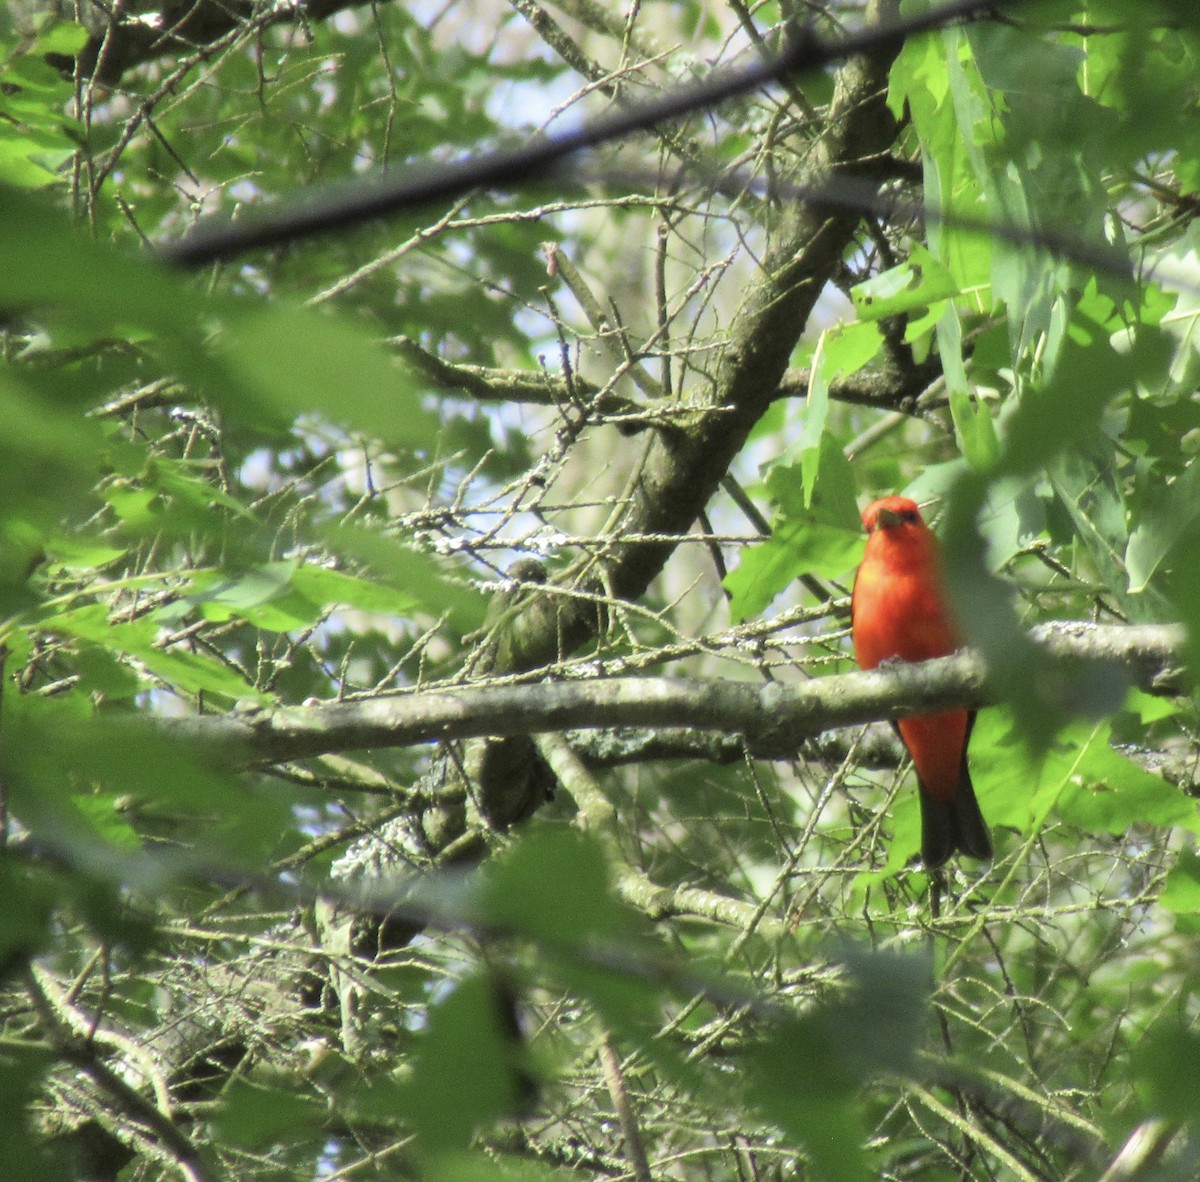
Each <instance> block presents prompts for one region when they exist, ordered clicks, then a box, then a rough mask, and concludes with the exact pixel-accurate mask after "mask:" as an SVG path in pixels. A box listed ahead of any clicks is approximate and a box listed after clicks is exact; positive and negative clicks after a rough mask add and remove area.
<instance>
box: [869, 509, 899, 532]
mask: <svg viewBox="0 0 1200 1182" xmlns="http://www.w3.org/2000/svg"><path fill="white" fill-rule="evenodd" d="M900 521H901V517H900V514H899V513H897V512H896V511H895V510H894V509H880V510H879V512H878V513H877V514H876V515H875V528H876V529H891V528H892V526H893V525H899V524H900Z"/></svg>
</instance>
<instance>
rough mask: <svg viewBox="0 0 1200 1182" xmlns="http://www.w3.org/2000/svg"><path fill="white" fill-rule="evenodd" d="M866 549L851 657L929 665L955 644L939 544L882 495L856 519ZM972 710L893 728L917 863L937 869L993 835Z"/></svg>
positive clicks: (984, 854)
mask: <svg viewBox="0 0 1200 1182" xmlns="http://www.w3.org/2000/svg"><path fill="white" fill-rule="evenodd" d="M862 520H863V526H864V527H865V528H866V531H867V534H868V537H867V549H866V552H865V553H864V554H863V560H862V565H861V566H860V567H859V568H858V575H857V576H856V577H855V580H854V594H853V596H852V598H851V601H850V619H851V624H852V629H853V633H854V655H855V657H856V658H857V660H858V663H859V665H861V666H862V668H864V669H874V668H875V667H876V666H877V665H880V664H882V663H883V662H884V661H888V660H892V659H894V658H899V659H900V660H902V661H927V660H930V659H932V658H933V657H945V656H949V655H950V653H952V652H954V650H955V649H957V648H958V647H959V643H960V642H959V638H958V632H957V630H956V629H955V626H954V621H953V620H952V619H951V616H950V612H949V609H948V608H947V606H946V601H945V599H944V597H943V594H942V573H941V563H940V561H939V558H938V548H937V539H936V538H935V537H934V536H933V532H932V530H930V528H929V527H928V526H927V525H926V524H925V522H924V520H923V519H922V518H921V510H920V509H919V508H917V503H916V502H915V501H910V500H909V499H908V498H907V497H884V498H883V499H882V500H879V501H875V502H874V503H873V504H870V505H868V506H867V507H866V508H865V509H864V510H863V514H862ZM974 722H975V713H974V711H966V710H947V711H945V712H944V713H942V714H922V715H918V716H917V717H915V718H902V719H900V721H899V722H898V723H896V724H895V726H896V730H897V731H898V733H899V735H900V738H901V739H902V740H903V742H904V745H905V747H907V748H908V753H909V754H910V755H911V756H912V760H913V765H914V766H915V767H916V769H917V784H918V786H919V788H920V790H921V861H922V862H923V863H924V864H925V866H926V867H927V868H928V869H930V870H936V869H937V868H938V867H939V866H941V865H943V864H944V863H945V862H946V860H947V859H948V858H949V857H950V855H951V854H953V853H954V852H955V851H956V850H960V851H962V853H964V854H968V855H970V856H971V857H972V858H990V857H991V856H992V839H991V837H990V835H989V834H988V828H987V824H986V822H985V821H984V819H983V814H982V813H981V812H980V811H979V802H978V801H977V800H976V799H975V789H974V787H973V786H972V784H971V775H970V772H969V771H968V770H967V740H968V739H969V738H970V735H971V727H972V725H973V724H974Z"/></svg>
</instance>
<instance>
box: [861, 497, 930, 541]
mask: <svg viewBox="0 0 1200 1182" xmlns="http://www.w3.org/2000/svg"><path fill="white" fill-rule="evenodd" d="M862 523H863V528H864V529H865V530H866V531H867V533H869V534H873V533H874V532H875V531H876V530H878V529H883V530H891V529H897V528H902V527H904V526H914V525H915V526H917V527H918V528H920V529H924V528H925V522H924V519H923V518H922V517H921V510H920V508H919V507H918V505H917V502H916V501H911V500H909V498H908V497H881V498H880V499H879V500H878V501H872V502H871V503H870V504H869V505H868V506H867V507H866V508H865V509H864V510H863V511H862Z"/></svg>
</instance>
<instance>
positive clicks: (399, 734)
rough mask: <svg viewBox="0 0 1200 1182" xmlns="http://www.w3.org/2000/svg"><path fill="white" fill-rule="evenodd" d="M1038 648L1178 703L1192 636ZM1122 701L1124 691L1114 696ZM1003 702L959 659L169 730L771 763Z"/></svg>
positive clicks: (248, 750) (229, 718) (1170, 632)
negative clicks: (634, 742) (640, 734)
mask: <svg viewBox="0 0 1200 1182" xmlns="http://www.w3.org/2000/svg"><path fill="white" fill-rule="evenodd" d="M1035 638H1036V640H1037V641H1038V643H1040V644H1041V645H1042V646H1043V647H1045V648H1046V649H1047V651H1048V652H1049V653H1050V654H1051V655H1053V656H1055V657H1058V658H1059V659H1060V660H1063V661H1067V662H1070V661H1076V662H1077V661H1082V660H1096V659H1098V658H1099V659H1102V660H1106V661H1110V662H1112V663H1113V669H1114V671H1115V670H1116V669H1117V668H1118V667H1119V668H1120V669H1121V670H1123V671H1124V674H1125V676H1126V677H1127V679H1128V680H1127V684H1132V685H1135V686H1137V687H1138V688H1140V689H1142V690H1145V691H1147V692H1150V693H1158V694H1172V693H1179V692H1182V691H1183V689H1184V679H1183V674H1182V672H1181V661H1182V649H1183V642H1184V634H1183V630H1182V628H1180V627H1178V626H1174V625H1137V626H1130V627H1124V626H1119V625H1096V624H1088V623H1063V624H1057V625H1050V626H1047V627H1043V628H1040V629H1038V630H1037V632H1036V633H1035ZM1114 688H1119V687H1114ZM992 700H993V698H992V697H991V696H990V694H989V690H988V685H987V671H986V669H985V668H984V666H983V664H982V662H981V661H980V660H979V658H978V657H977V656H975V655H974V654H973V653H969V652H963V653H959V654H957V655H955V656H953V657H945V658H943V659H941V660H938V661H927V662H924V663H923V664H920V665H897V666H895V667H892V668H887V669H881V670H876V671H874V672H871V673H847V674H841V675H837V676H833V677H823V678H820V679H817V680H815V681H810V682H806V683H804V684H803V685H798V686H785V685H781V684H779V683H778V682H769V683H767V684H765V685H758V684H754V683H751V682H745V681H719V680H715V679H714V680H699V679H694V680H685V679H670V678H662V677H646V678H640V677H639V678H626V677H618V678H611V679H607V680H598V681H577V682H539V683H534V684H529V685H503V686H490V687H489V686H466V687H456V688H454V689H448V690H441V691H437V692H432V693H421V694H412V695H405V696H401V697H395V698H379V699H375V700H373V701H366V702H356V703H335V704H332V705H328V706H311V707H300V708H289V709H281V710H262V711H260V710H256V709H251V710H245V711H235V712H233V713H231V714H227V715H205V716H201V717H196V718H182V719H165V720H163V721H162V722H161V723H160V726H161V727H162V729H163V730H164V731H165V732H166V733H167V734H169V735H171V736H174V737H177V738H179V739H182V740H185V741H188V742H190V743H194V744H196V745H198V746H200V747H202V748H203V749H206V750H208V751H210V752H215V751H220V752H221V755H222V757H223V758H233V759H235V760H237V761H238V762H240V763H243V764H254V763H262V762H277V761H287V760H295V759H305V758H310V757H313V756H317V755H324V754H328V753H329V752H333V751H349V750H354V749H363V748H369V747H375V748H382V747H402V746H412V745H414V744H419V743H427V742H433V741H439V740H448V739H465V738H472V737H480V736H485V735H491V736H516V735H532V734H538V733H541V732H546V731H561V730H568V729H594V728H607V727H619V726H641V727H658V726H662V727H680V726H686V727H691V728H693V729H697V730H704V731H713V732H724V733H734V734H738V735H741V736H742V737H743V740H744V742H745V746H746V750H747V752H748V753H749V754H750V755H752V756H755V757H758V758H763V759H786V758H791V757H793V756H795V755H796V754H797V753H798V751H799V749H800V745H801V744H802V743H803V742H804V741H805V740H807V739H810V738H812V737H813V736H815V735H818V734H820V733H822V732H824V731H827V730H831V729H834V728H838V727H847V726H855V725H858V724H861V723H866V722H872V721H876V720H881V719H895V718H901V717H904V716H905V715H908V714H915V713H921V712H923V711H929V710H935V709H941V708H944V707H949V706H970V707H978V706H984V705H987V704H988V703H989V702H990V701H992Z"/></svg>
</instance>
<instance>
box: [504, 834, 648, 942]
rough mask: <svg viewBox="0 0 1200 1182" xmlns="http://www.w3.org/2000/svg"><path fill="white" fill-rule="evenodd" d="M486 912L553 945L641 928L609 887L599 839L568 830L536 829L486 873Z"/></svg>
mask: <svg viewBox="0 0 1200 1182" xmlns="http://www.w3.org/2000/svg"><path fill="white" fill-rule="evenodd" d="M482 905H483V909H484V914H485V915H486V916H487V918H488V919H489V920H490V921H491V922H492V923H495V924H499V925H500V926H501V927H503V928H505V929H511V930H512V931H515V932H520V933H521V934H523V935H525V936H527V937H529V938H530V939H533V940H536V941H540V942H543V943H546V944H549V945H551V946H564V945H565V946H574V945H576V944H581V943H586V942H587V941H589V940H591V939H593V938H598V937H611V938H627V937H628V936H629V935H630V934H631V933H632V932H633V931H634V930H636V929H637V928H639V927H640V924H637V923H636V922H635V916H634V913H633V912H631V911H629V910H628V909H626V908H625V907H624V906H622V905H621V904H619V903H618V902H617V901H616V899H615V898H614V897H613V895H612V892H611V890H610V887H609V873H608V864H607V862H606V860H605V856H604V852H603V848H602V847H601V845H600V843H599V842H597V841H596V840H594V839H592V838H588V837H587V836H586V835H584V834H582V833H578V832H576V831H574V830H569V829H538V830H536V831H535V832H533V833H529V834H527V835H526V836H525V837H524V838H522V840H521V841H519V842H517V843H515V845H514V846H513V847H512V849H510V850H509V851H507V853H506V854H505V856H504V857H503V858H501V859H499V860H498V862H497V863H496V864H495V866H494V867H492V869H491V873H490V874H489V875H488V877H487V886H486V890H485V892H484V895H483V898H482Z"/></svg>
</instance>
